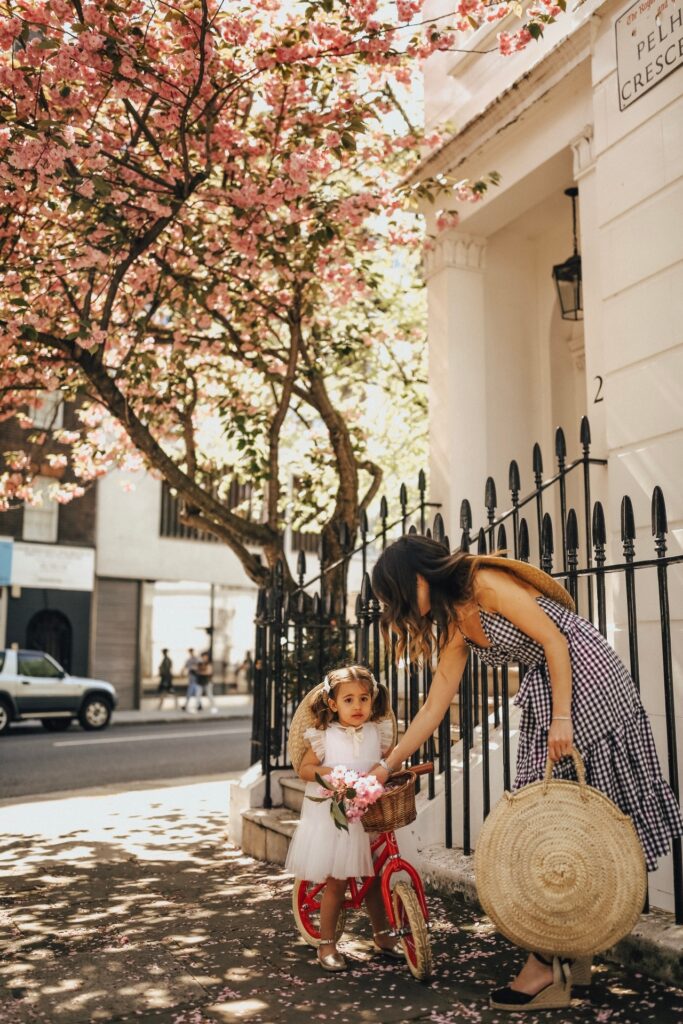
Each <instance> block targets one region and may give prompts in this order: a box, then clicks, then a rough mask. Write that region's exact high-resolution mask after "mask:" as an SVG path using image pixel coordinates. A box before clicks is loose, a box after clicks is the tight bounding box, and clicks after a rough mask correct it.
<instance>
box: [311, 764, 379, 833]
mask: <svg viewBox="0 0 683 1024" xmlns="http://www.w3.org/2000/svg"><path fill="white" fill-rule="evenodd" d="M316 781H317V782H318V783H319V784H320V794H321V795H320V796H310V797H309V798H308V799H309V800H315V801H316V803H322V802H323V801H324V800H329V801H330V814H331V815H332V820H333V821H334V824H335V825H336V827H337V828H339V829H342V828H343V829H345V830H346V831H347V832H348V830H349V822H354V821H360V819H361V818H362V817H363V815H364V814H365V812H366V811H367V809H368V807H370V806H371V805H372V804H374V803H375V802H376V801H377V800H379V798H380V797H381V795H382V793H383V792H384V786H383V785H382V783H381V782H378V781H377V779H376V778H375V777H374V775H362V774H361V773H360V772H357V771H354V770H353V769H352V768H345V767H344V765H341V764H340V765H337V766H336V768H333V769H332V771H331V772H330V774H329V775H327V776H326V777H325V778H323V777H322V776H321V775H316Z"/></svg>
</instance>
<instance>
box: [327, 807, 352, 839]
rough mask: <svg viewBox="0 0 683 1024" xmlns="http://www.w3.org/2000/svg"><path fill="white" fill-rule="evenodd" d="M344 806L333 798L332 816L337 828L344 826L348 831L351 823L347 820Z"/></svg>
mask: <svg viewBox="0 0 683 1024" xmlns="http://www.w3.org/2000/svg"><path fill="white" fill-rule="evenodd" d="M343 807H344V805H343V804H338V803H337V801H336V800H333V801H332V804H331V808H330V811H331V814H332V818H333V820H334V823H335V825H336V826H337V828H343V829H345V830H346V831H347V832H348V831H349V823H348V821H347V820H346V814H345V813H344V810H343Z"/></svg>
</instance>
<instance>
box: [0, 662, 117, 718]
mask: <svg viewBox="0 0 683 1024" xmlns="http://www.w3.org/2000/svg"><path fill="white" fill-rule="evenodd" d="M115 707H116V690H115V689H114V687H113V686H112V685H111V683H105V682H104V681H103V680H101V679H83V678H81V677H80V676H70V675H69V674H68V672H65V671H64V669H63V668H62V666H61V665H60V664H59V663H58V662H56V661H55V659H54V658H52V657H50V655H49V654H45V652H44V651H15V650H9V649H7V650H1V649H0V733H3V732H6V731H7V730H8V729H9V727H10V724H11V722H13V721H20V720H23V719H26V718H39V719H40V721H41V722H42V723H43V725H44V726H45V728H46V729H48V730H49V731H50V732H61V731H62V729H68V728H69V726H70V725H71V722H72V721H73V719H74V718H77V719H78V721H79V722H80V723H81V725H82V726H83V728H84V729H104V728H106V726H107V725H109V720H110V718H111V713H112V711H113V710H114V708H115Z"/></svg>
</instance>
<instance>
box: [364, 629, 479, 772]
mask: <svg viewBox="0 0 683 1024" xmlns="http://www.w3.org/2000/svg"><path fill="white" fill-rule="evenodd" d="M468 653H469V652H468V649H467V646H466V645H465V642H464V640H463V639H462V637H461V636H460V634H459V633H458V634H456V635H455V636H454V637H453V639H451V640H450V641H449V643H448V644H447V645H446V647H445V648H444V649H443V651H442V652H441V656H440V658H439V663H438V665H437V667H436V671H435V673H434V678H433V679H432V685H431V686H430V688H429V696H428V697H427V699H426V701H425V702H424V704H423V705H422V707H421V708H420V710H419V711H418V713H417V714H416V715H415V718H414V719H413V721H412V722H411V724H410V726H409V727H408V729H407V731H406V734H405V736H403V738H402V739H401V740H400V741H399V742H398V743H397V744H396V746H395V747H394V749H393V750H392V751H391V753H390V754H388V755H387V756H386V757H385V761H386V762H387V764H388V765H389V767H390V768H391V770H392V771H395V770H396V769H397V768H399V767H400V765H401V764H402V762H403V761H405V760H406V758H408V757H410V756H411V754H414V753H415V751H416V750H417V749H418V748H419V747H421V746H422V744H423V743H424V742H425V741H426V740H427V739H429V737H430V736H433V735H434V733H435V732H436V730H437V729H438V727H439V725H440V723H441V719H442V718H443V716H444V715H445V714H446V711H447V710H448V708H449V706H450V703H451V701H452V700H453V697H454V696H455V695H456V693H457V692H458V688H459V686H460V680H461V679H462V674H463V672H464V670H465V665H466V663H467V655H468ZM372 774H373V775H376V776H377V777H378V778H379V780H380V782H383V781H386V778H387V773H386V772H385V771H384V769H383V768H377V769H376V770H375V769H374V768H373V769H372Z"/></svg>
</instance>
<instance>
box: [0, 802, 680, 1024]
mask: <svg viewBox="0 0 683 1024" xmlns="http://www.w3.org/2000/svg"><path fill="white" fill-rule="evenodd" d="M216 786H220V787H222V788H221V789H216V788H215V787H216ZM212 787H214V788H213V789H212ZM225 789H226V787H225V785H224V784H216V783H212V784H208V785H204V786H202V787H200V786H194V787H179V788H178V790H166V791H164V792H163V794H162V795H161V796H160V795H159V794H160V791H159V790H155V791H154V792H153V797H154V799H153V800H152V799H151V798H150V794H146V795H145V794H144V793H142V794H141V793H135V794H119V795H118V796H116V797H111V796H110V797H107V798H99V799H100V801H104V802H101V803H100V804H93V805H92V806H90V807H88V806H87V805H82V806H69V804H74V805H75V804H78V801H52V802H50V803H43V804H35V805H32V810H33V814H32V815H31V814H30V813H29V812H26V813H25V814H24V815H23V817H21V816H20V819H21V820H20V824H19V827H18V829H17V830H16V831H15V836H14V838H13V839H11V840H9V841H7V842H6V843H5V844H4V845H3V846H2V847H1V848H0V885H1V888H0V925H1V930H0V951H1V953H2V966H1V967H0V1019H1V1020H2V1021H3V1024H43V1022H50V1024H58V1022H65V1024H76V1022H86V1021H93V1022H95V1021H111V1022H114V1021H116V1022H119V1021H121V1022H123V1021H137V1022H140V1021H142V1022H150V1024H152V1022H159V1024H160V1022H165V1024H226V1022H238V1021H244V1022H251V1024H257V1022H258V1024H280V1022H288V1024H290V1022H291V1024H299V1022H302V1024H303V1022H306V1024H314V1022H317V1021H328V1022H331V1024H337V1022H340V1024H342V1022H349V1024H357V1022H361V1024H370V1022H379V1021H382V1022H387V1024H392V1022H409V1021H422V1022H431V1024H455V1022H461V1021H462V1022H469V1024H471V1022H476V1021H483V1022H487V1024H494V1022H497V1021H503V1020H510V1019H511V1018H509V1016H506V1015H505V1014H496V1013H494V1012H493V1011H491V1010H489V1009H488V1007H487V1001H488V993H489V991H490V989H491V988H492V987H495V986H496V985H499V984H504V983H505V982H506V981H507V979H508V978H509V977H510V976H511V975H512V974H513V973H514V970H515V968H516V966H517V963H518V959H519V957H518V954H517V952H516V951H514V950H511V949H510V947H509V946H508V945H507V944H506V943H505V942H504V941H503V940H501V939H500V938H499V937H497V936H496V935H495V934H494V932H493V930H492V928H491V926H490V924H489V922H488V921H486V919H482V918H478V917H477V916H476V914H475V913H474V911H473V909H472V908H471V907H468V906H467V905H466V904H464V903H462V902H458V901H457V900H452V901H450V902H446V901H444V900H443V899H441V898H438V897H432V898H431V899H430V905H431V910H432V914H433V923H434V931H433V934H432V941H433V948H434V953H435V957H434V960H435V977H434V979H433V980H432V981H431V982H430V983H428V984H421V983H418V982H416V981H415V980H414V979H413V978H412V976H411V975H410V974H409V972H408V969H407V967H406V966H405V965H402V964H401V963H398V962H396V961H387V960H385V959H382V958H380V957H376V956H374V955H373V954H372V952H371V950H370V948H369V944H368V942H367V940H368V939H369V936H370V929H369V925H368V924H367V921H366V919H365V918H364V917H363V916H361V915H359V916H354V917H352V918H351V920H350V931H349V932H348V933H347V935H346V937H345V943H346V946H345V951H346V952H347V954H348V956H349V960H350V964H351V969H350V970H349V971H347V972H346V973H344V974H338V975H330V974H325V973H323V972H322V971H321V970H320V969H319V967H318V966H317V965H316V962H315V952H314V950H313V949H311V948H310V947H308V946H306V945H305V944H304V943H303V942H302V941H301V940H300V939H299V937H298V933H297V932H296V930H295V927H294V921H293V917H292V913H291V908H290V899H291V878H290V877H289V876H287V875H285V874H283V873H282V872H281V870H280V869H279V868H276V867H272V866H271V865H267V864H262V863H258V862H255V861H252V860H251V859H249V858H247V857H244V856H243V855H242V854H241V852H240V851H239V850H236V849H235V848H234V847H231V846H230V845H229V843H228V841H227V838H226V832H227V821H226V814H225V811H224V807H227V794H226V792H225ZM181 790H182V791H183V792H181ZM192 791H194V792H192ZM173 794H176V795H175V796H174V795H173ZM207 794H208V795H207ZM81 804H82V801H81ZM28 806H30V805H22V809H23V808H24V807H28ZM12 811H15V808H13V807H12V808H2V809H0V824H5V825H7V821H8V819H7V815H8V813H9V812H12ZM46 815H47V820H46V817H45V816H46ZM3 831H5V832H8V831H10V829H9V828H7V827H5V828H4V829H3ZM512 1019H520V1018H512ZM681 1019H683V995H682V994H681V993H677V992H676V991H675V990H673V989H671V988H668V989H667V988H666V987H665V986H664V985H661V984H657V983H654V982H651V981H648V980H647V979H646V978H644V977H642V976H637V975H636V976H634V977H628V978H627V977H626V976H625V975H623V974H621V973H620V972H618V971H616V970H615V969H613V968H611V967H610V968H609V969H607V968H606V967H602V968H601V969H599V970H598V971H597V972H596V977H595V981H594V983H593V988H592V991H591V1000H590V1001H589V1000H588V999H586V998H584V999H583V1000H581V999H578V1000H576V1002H575V1004H574V1005H573V1006H572V1007H571V1010H570V1011H555V1012H551V1013H547V1012H546V1013H545V1014H539V1015H535V1014H527V1015H525V1021H526V1022H527V1024H537V1022H538V1024H540V1022H541V1021H544V1022H551V1024H552V1022H555V1021H563V1022H564V1021H572V1022H576V1024H584V1022H586V1024H588V1022H589V1021H590V1022H592V1021H600V1022H607V1021H608V1022H609V1024H640V1022H646V1021H652V1022H657V1024H673V1022H674V1021H680V1020H681Z"/></svg>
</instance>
